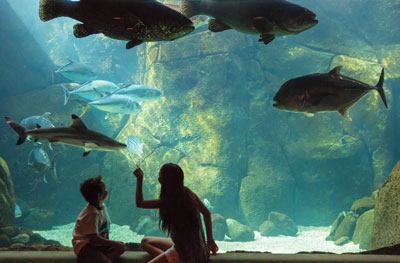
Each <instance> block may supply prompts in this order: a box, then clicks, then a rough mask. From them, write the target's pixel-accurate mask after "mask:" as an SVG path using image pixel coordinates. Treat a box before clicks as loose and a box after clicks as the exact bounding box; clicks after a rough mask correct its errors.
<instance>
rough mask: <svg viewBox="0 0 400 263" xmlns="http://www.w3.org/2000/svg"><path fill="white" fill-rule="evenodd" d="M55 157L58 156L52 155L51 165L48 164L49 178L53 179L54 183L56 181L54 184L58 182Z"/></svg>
mask: <svg viewBox="0 0 400 263" xmlns="http://www.w3.org/2000/svg"><path fill="white" fill-rule="evenodd" d="M57 155H58V153H55V154H54V155H53V159H52V160H51V163H50V170H51V176H52V177H53V179H54V181H56V182H58V183H59V182H60V181H59V180H58V177H57V171H56V159H57Z"/></svg>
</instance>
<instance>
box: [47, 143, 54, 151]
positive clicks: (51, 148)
mask: <svg viewBox="0 0 400 263" xmlns="http://www.w3.org/2000/svg"><path fill="white" fill-rule="evenodd" d="M51 145H52V144H51V143H49V144H48V146H49V149H50V150H51V151H52V150H53V146H51Z"/></svg>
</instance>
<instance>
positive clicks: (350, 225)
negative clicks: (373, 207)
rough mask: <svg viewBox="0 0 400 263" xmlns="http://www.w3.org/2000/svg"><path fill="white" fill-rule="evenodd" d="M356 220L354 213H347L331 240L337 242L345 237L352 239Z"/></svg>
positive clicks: (356, 216)
mask: <svg viewBox="0 0 400 263" xmlns="http://www.w3.org/2000/svg"><path fill="white" fill-rule="evenodd" d="M357 219H358V215H357V214H355V213H354V212H348V213H347V214H346V216H345V218H344V219H343V221H342V222H341V223H340V225H339V227H338V228H337V230H336V232H335V235H334V236H333V240H335V241H336V240H338V239H339V238H341V237H344V236H346V237H347V238H348V237H352V236H353V233H354V229H355V227H356V222H357Z"/></svg>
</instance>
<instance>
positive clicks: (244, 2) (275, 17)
mask: <svg viewBox="0 0 400 263" xmlns="http://www.w3.org/2000/svg"><path fill="white" fill-rule="evenodd" d="M182 12H183V14H184V15H186V16H187V17H193V16H195V15H207V16H211V17H213V19H210V20H209V21H208V28H209V30H211V31H213V32H221V31H224V30H228V29H235V30H237V31H240V32H243V33H246V34H254V35H260V39H259V41H260V42H264V44H268V43H269V42H271V41H272V40H273V39H274V38H275V37H277V36H285V35H295V34H298V33H300V32H303V31H305V30H307V29H309V28H311V27H313V26H314V25H316V24H317V23H318V20H316V19H315V17H316V15H315V14H314V13H313V12H311V11H310V10H308V9H306V8H304V7H302V6H299V5H296V4H293V3H290V2H288V1H286V0H237V1H236V0H234V1H232V0H183V1H182Z"/></svg>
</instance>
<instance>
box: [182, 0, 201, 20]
mask: <svg viewBox="0 0 400 263" xmlns="http://www.w3.org/2000/svg"><path fill="white" fill-rule="evenodd" d="M200 2H201V1H199V0H182V5H181V11H182V14H183V15H184V16H186V17H188V18H190V17H192V16H195V15H198V14H199V12H200V7H201V3H200Z"/></svg>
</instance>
